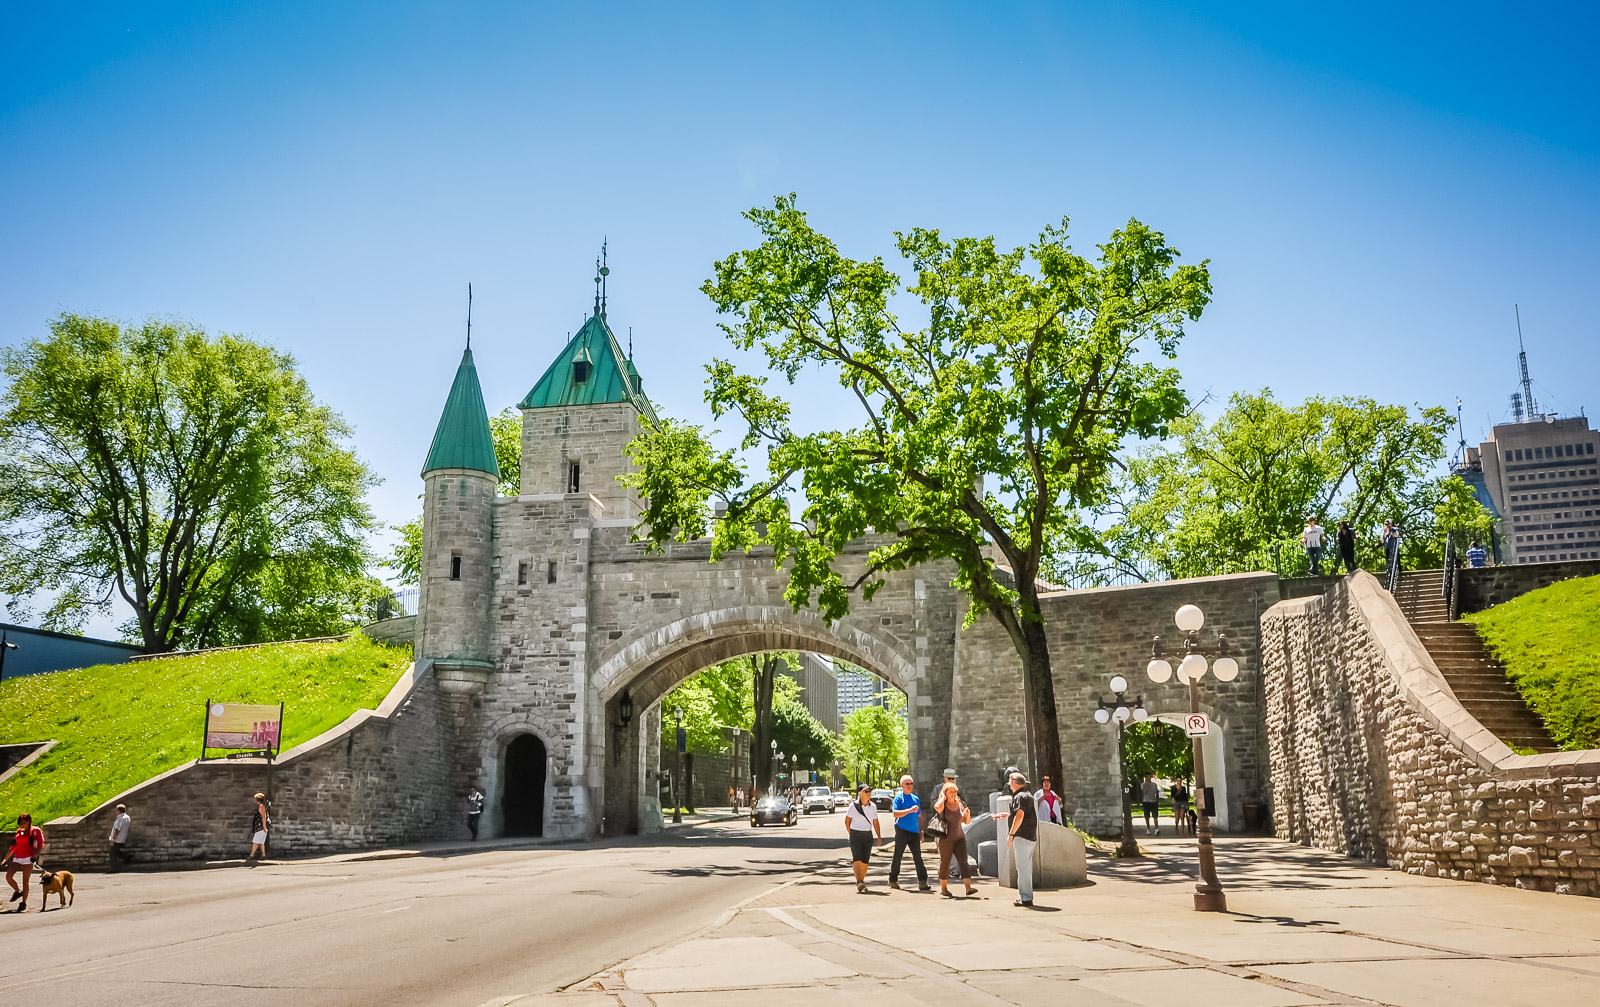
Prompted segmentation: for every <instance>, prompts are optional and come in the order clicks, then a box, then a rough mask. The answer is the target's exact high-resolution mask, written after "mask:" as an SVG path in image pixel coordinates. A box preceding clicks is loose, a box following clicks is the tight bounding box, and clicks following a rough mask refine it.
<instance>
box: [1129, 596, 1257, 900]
mask: <svg viewBox="0 0 1600 1007" xmlns="http://www.w3.org/2000/svg"><path fill="white" fill-rule="evenodd" d="M1172 621H1173V622H1174V623H1175V624H1176V625H1177V627H1178V631H1179V632H1180V633H1182V634H1183V636H1184V644H1183V659H1182V660H1181V661H1179V662H1178V668H1177V675H1178V681H1180V682H1183V683H1186V684H1187V685H1188V686H1189V712H1190V713H1199V712H1200V679H1202V678H1204V677H1205V674H1206V671H1207V669H1208V668H1209V670H1211V671H1212V672H1214V673H1215V674H1216V676H1217V681H1219V682H1231V681H1233V680H1234V679H1235V678H1238V677H1239V662H1238V661H1235V660H1234V659H1233V658H1232V657H1229V656H1228V641H1227V635H1226V634H1224V633H1218V634H1217V643H1216V647H1215V649H1214V651H1213V653H1214V654H1215V655H1216V660H1215V661H1214V662H1210V663H1208V662H1207V660H1206V655H1205V653H1204V651H1203V650H1202V649H1201V646H1200V628H1201V627H1202V626H1204V625H1205V624H1206V617H1205V613H1203V612H1201V611H1200V609H1199V607H1198V606H1195V605H1184V606H1183V607H1181V608H1179V609H1178V611H1177V614H1175V615H1174V616H1173V619H1172ZM1145 674H1147V675H1149V676H1150V681H1152V682H1155V683H1156V684H1157V685H1160V684H1161V683H1163V682H1165V681H1167V680H1168V679H1169V678H1171V677H1172V675H1173V668H1172V664H1171V663H1170V662H1169V661H1167V660H1166V659H1165V658H1163V657H1162V656H1161V637H1159V636H1158V637H1156V638H1155V642H1154V643H1153V644H1151V647H1150V664H1149V665H1148V666H1146V668H1145ZM1201 741H1202V739H1201V738H1199V737H1196V738H1195V739H1194V789H1195V820H1196V825H1195V840H1196V843H1197V845H1198V846H1199V853H1200V880H1199V881H1197V882H1196V883H1195V886H1194V908H1195V910H1196V911H1197V912H1204V913H1224V912H1227V911H1228V901H1227V897H1226V896H1225V895H1223V893H1222V883H1221V882H1220V881H1218V880H1217V858H1216V851H1215V850H1214V849H1213V848H1212V845H1211V814H1212V811H1213V809H1212V807H1211V802H1210V800H1209V799H1208V797H1209V794H1208V792H1207V790H1206V761H1205V753H1204V751H1203V745H1202V744H1201Z"/></svg>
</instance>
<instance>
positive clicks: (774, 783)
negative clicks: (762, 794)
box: [767, 738, 783, 794]
mask: <svg viewBox="0 0 1600 1007" xmlns="http://www.w3.org/2000/svg"><path fill="white" fill-rule="evenodd" d="M781 758H783V756H781V755H779V754H778V739H777V738H773V739H772V757H771V758H770V759H768V760H767V775H768V776H769V777H771V778H772V779H771V780H770V781H769V782H768V786H770V787H771V788H772V793H774V794H776V793H777V792H778V766H777V762H778V760H779V759H781Z"/></svg>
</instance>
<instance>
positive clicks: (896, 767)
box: [836, 689, 911, 784]
mask: <svg viewBox="0 0 1600 1007" xmlns="http://www.w3.org/2000/svg"><path fill="white" fill-rule="evenodd" d="M878 698H879V699H880V700H881V701H882V702H883V704H884V705H881V706H880V705H878V704H876V703H874V704H872V705H869V706H863V707H860V708H858V709H855V710H852V711H850V715H849V716H848V717H846V718H845V720H844V729H843V730H842V731H840V732H839V742H838V744H837V746H836V751H837V753H838V756H839V758H840V759H841V760H843V761H844V763H845V765H846V766H848V767H849V768H850V769H852V770H854V769H856V768H857V767H860V769H861V770H862V771H863V772H864V771H865V770H866V768H867V767H868V766H869V765H870V766H871V767H872V768H873V775H874V779H872V780H870V781H868V782H871V783H873V784H878V783H882V782H884V781H885V780H886V779H887V778H888V776H889V775H890V774H898V773H901V772H903V771H904V770H905V769H906V767H907V766H908V765H910V762H911V755H910V736H909V731H908V728H907V724H906V697H905V694H904V693H901V692H898V691H896V690H894V689H888V690H885V691H884V692H882V693H879V695H878Z"/></svg>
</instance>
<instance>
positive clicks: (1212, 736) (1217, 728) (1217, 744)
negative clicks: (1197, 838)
mask: <svg viewBox="0 0 1600 1007" xmlns="http://www.w3.org/2000/svg"><path fill="white" fill-rule="evenodd" d="M1184 716H1185V715H1184V714H1182V713H1156V714H1152V715H1151V717H1150V719H1151V720H1158V721H1161V722H1162V723H1166V724H1171V725H1172V726H1174V727H1176V728H1178V729H1179V730H1182V729H1183V725H1184ZM1224 740H1225V739H1224V728H1223V725H1222V724H1220V723H1218V722H1217V720H1216V719H1215V717H1213V718H1212V719H1211V731H1210V733H1209V734H1207V735H1206V736H1205V737H1204V738H1203V739H1201V742H1200V754H1201V756H1202V757H1204V758H1205V760H1206V765H1205V768H1206V786H1208V787H1210V788H1211V792H1212V794H1214V795H1215V796H1216V799H1217V810H1216V814H1214V815H1213V816H1212V818H1211V825H1212V827H1213V828H1214V829H1216V830H1217V831H1218V832H1228V831H1231V828H1232V821H1231V816H1230V815H1229V814H1228V763H1227V758H1226V753H1227V745H1226V744H1225V743H1224ZM1135 817H1138V816H1137V815H1135Z"/></svg>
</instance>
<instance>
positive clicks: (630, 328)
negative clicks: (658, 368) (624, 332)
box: [628, 325, 633, 363]
mask: <svg viewBox="0 0 1600 1007" xmlns="http://www.w3.org/2000/svg"><path fill="white" fill-rule="evenodd" d="M628 361H629V363H632V362H633V326H631V325H630V326H628Z"/></svg>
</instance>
